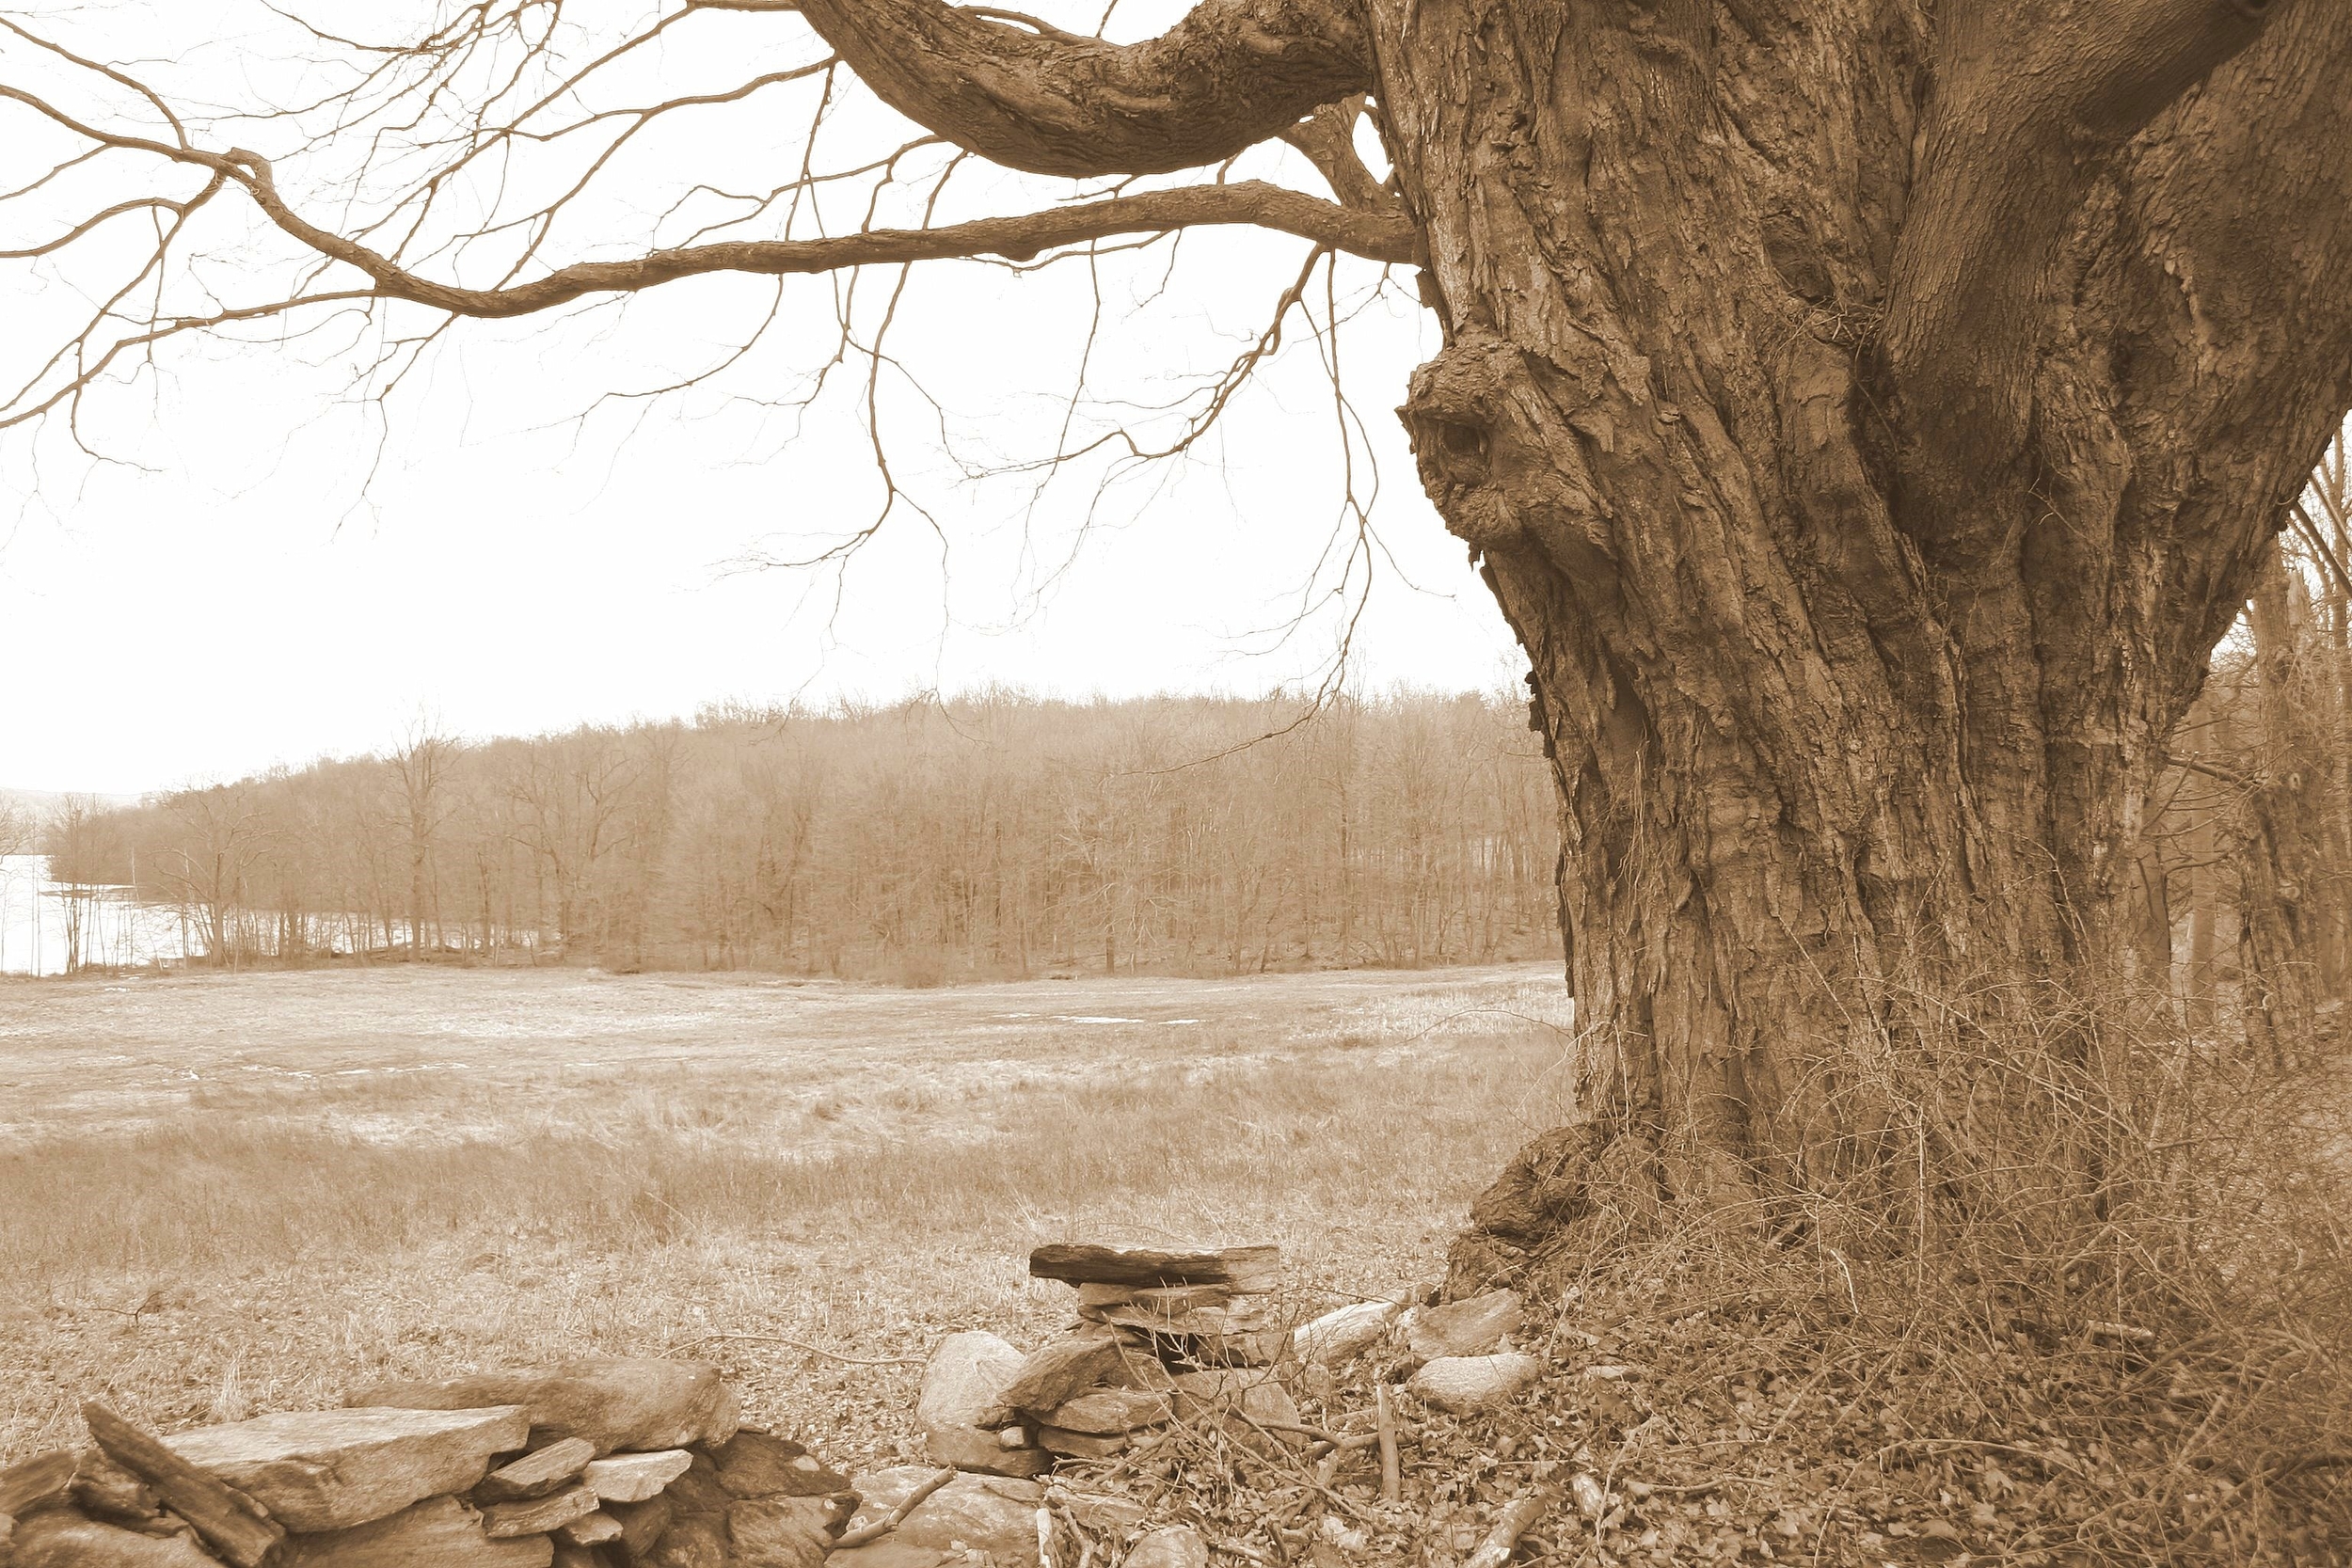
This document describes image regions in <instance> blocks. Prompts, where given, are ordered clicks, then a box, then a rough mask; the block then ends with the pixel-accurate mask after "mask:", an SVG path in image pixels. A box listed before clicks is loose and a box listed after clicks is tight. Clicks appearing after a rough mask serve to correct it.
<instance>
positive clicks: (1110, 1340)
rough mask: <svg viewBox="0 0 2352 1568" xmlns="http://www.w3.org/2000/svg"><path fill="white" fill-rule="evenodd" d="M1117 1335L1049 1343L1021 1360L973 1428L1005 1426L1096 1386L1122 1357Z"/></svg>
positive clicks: (1097, 1334)
mask: <svg viewBox="0 0 2352 1568" xmlns="http://www.w3.org/2000/svg"><path fill="white" fill-rule="evenodd" d="M1120 1354H1121V1350H1120V1340H1119V1337H1118V1336H1117V1335H1115V1334H1107V1333H1104V1332H1102V1331H1100V1330H1095V1331H1093V1332H1089V1333H1082V1334H1073V1335H1070V1336H1068V1337H1066V1338H1059V1339H1056V1340H1053V1341H1052V1342H1051V1343H1049V1344H1046V1345H1043V1346H1041V1347H1040V1348H1039V1349H1037V1350H1034V1351H1031V1352H1030V1353H1029V1354H1028V1355H1026V1356H1025V1357H1024V1358H1023V1360H1022V1362H1021V1366H1020V1368H1019V1370H1017V1371H1016V1372H1015V1373H1014V1374H1013V1377H1012V1379H1011V1381H1009V1382H1008V1383H1007V1384H1006V1385H1005V1386H1003V1387H1002V1388H1000V1389H998V1390H997V1394H996V1402H995V1403H994V1404H992V1405H990V1406H989V1407H988V1408H987V1409H985V1410H983V1411H981V1412H980V1413H979V1417H978V1419H977V1420H976V1421H975V1422H974V1423H973V1424H974V1425H975V1426H977V1427H982V1428H993V1427H1001V1426H1009V1425H1010V1424H1011V1423H1012V1421H1013V1420H1014V1419H1015V1418H1017V1417H1018V1416H1019V1415H1020V1413H1021V1412H1022V1411H1025V1410H1051V1409H1053V1408H1055V1407H1056V1406H1057V1405H1058V1404H1060V1403H1061V1402H1063V1401H1065V1400H1070V1399H1073V1398H1075V1397H1076V1396H1078V1395H1080V1394H1083V1393H1085V1392H1086V1391H1087V1390H1088V1389H1089V1388H1094V1387H1097V1386H1101V1384H1102V1383H1103V1381H1104V1378H1105V1377H1107V1376H1108V1375H1109V1374H1110V1373H1111V1371H1112V1370H1113V1369H1115V1368H1117V1367H1118V1366H1119V1363H1120Z"/></svg>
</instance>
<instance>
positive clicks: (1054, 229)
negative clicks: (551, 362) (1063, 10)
mask: <svg viewBox="0 0 2352 1568" xmlns="http://www.w3.org/2000/svg"><path fill="white" fill-rule="evenodd" d="M230 162H232V163H234V164H236V165H238V166H241V167H243V168H244V169H245V170H246V175H247V178H246V181H245V183H246V188H247V189H248V190H249V191H250V192H251V193H252V196H253V198H254V200H255V202H256V203H257V204H258V205H260V207H261V208H262V212H264V213H265V214H268V216H269V218H270V221H271V222H273V223H275V224H277V225H278V228H280V229H282V230H285V231H286V232H287V233H289V234H291V235H293V236H294V238H296V239H298V240H300V241H302V243H303V244H305V245H309V246H310V247H311V248H312V249H314V250H316V251H318V252H319V254H321V255H323V256H326V257H329V258H331V259H333V260H335V261H342V262H343V263H345V264H346V265H349V266H354V267H357V268H358V269H359V270H360V271H361V272H364V273H366V274H367V275H368V276H369V277H371V278H373V280H374V282H375V291H374V292H375V293H377V294H378V295H380V296H382V297H384V298H388V299H404V300H408V301H411V302H413V303H415V304H418V305H426V306H431V307H432V308H434V309H440V310H448V311H450V312H452V313H453V314H456V315H461V316H480V317H487V318H498V317H506V316H527V315H531V314H532V313H533V312H536V311H540V310H546V309H552V308H553V307H555V306H559V305H565V304H569V303H570V302H571V301H573V300H575V299H578V298H580V296H582V295H583V294H594V293H636V292H639V291H642V290H644V289H650V288H654V287H656V286H658V285H660V284H663V283H672V282H675V281H677V280H678V279H679V278H683V277H703V276H705V275H707V274H710V273H719V272H735V273H755V274H760V275H763V276H769V277H782V276H786V275H789V274H799V273H820V272H838V271H841V270H843V269H845V268H849V267H863V266H886V265H891V264H894V263H901V262H909V261H953V260H958V259H970V258H975V257H981V256H1001V257H1005V258H1007V259H1008V260H1010V261H1027V260H1029V259H1030V258H1032V257H1034V256H1037V255H1040V254H1041V253H1042V252H1045V251H1048V250H1057V249H1059V248H1061V247H1062V246H1065V245H1084V244H1087V243H1088V242H1089V241H1093V240H1104V239H1109V238H1112V237H1114V236H1116V235H1121V234H1160V233H1167V232H1169V231H1172V230H1178V229H1198V228H1206V227H1211V226H1217V225H1236V224H1238V225H1248V226H1250V227H1254V228H1259V229H1271V230H1277V231H1279V232H1281V233H1286V234H1295V235H1297V236H1298V237H1299V238H1301V239H1306V240H1312V241H1313V242H1314V243H1315V244H1316V245H1321V246H1324V247H1326V248H1328V249H1334V250H1345V251H1348V252H1350V253H1352V254H1354V255H1358V256H1363V257H1368V258H1370V259H1372V260H1374V261H1410V260H1412V256H1413V247H1412V232H1411V226H1410V225H1409V224H1407V223H1406V222H1405V221H1404V220H1403V219H1401V218H1398V217H1392V216H1387V215H1382V214H1368V213H1357V212H1350V211H1348V210H1347V209H1345V208H1343V207H1339V206H1335V205H1334V204H1332V203H1331V202H1328V201H1321V200H1318V199H1316V198H1313V197H1311V196H1302V195H1300V194H1299V193H1298V192H1296V191H1293V190H1286V189H1284V188H1283V187H1281V186H1279V185H1272V184H1267V183H1266V182H1263V181H1257V180H1250V181H1243V182H1238V183H1234V184H1230V185H1186V186H1183V187H1181V188H1179V189H1176V190H1171V191H1146V192H1144V193H1142V194H1141V195H1138V196H1123V197H1114V198H1109V199H1107V200H1103V201H1088V202H1079V203H1075V204H1073V205H1072V206H1068V207H1059V208H1053V209H1049V210H1048V211H1045V212H1041V213H1024V214H1020V215H1018V216H1014V217H1000V218H975V219H973V220H972V221H971V222H968V223H951V224H943V225H942V226H940V227H939V228H936V229H873V230H864V231H862V232H859V233H855V234H838V235H829V236H826V237H824V238H821V239H811V240H722V241H716V242H713V243H712V244H709V245H687V246H684V247H681V248H678V249H675V250H657V251H653V252H650V253H648V254H646V255H644V256H640V257H636V258H634V259H632V260H629V261H575V262H573V263H572V264H571V265H570V266H567V267H559V268H558V269H556V270H555V271H553V272H551V273H548V274H547V275H546V276H545V277H534V278H532V279H530V280H529V281H527V282H522V283H513V284H508V285H506V286H504V287H502V288H494V289H469V288H463V287H460V286H458V285H456V284H451V283H440V282H436V281H434V280H433V279H431V278H426V277H418V276H417V275H416V274H414V273H412V272H410V271H408V270H407V269H406V268H405V267H402V266H401V265H399V264H398V263H397V262H395V261H391V260H390V259H389V258H387V257H384V256H381V255H378V254H377V253H376V252H374V251H372V250H370V249H368V248H367V247H366V246H364V245H358V244H355V243H354V242H352V241H350V240H346V239H343V238H342V236H340V235H337V234H333V233H330V232H328V231H327V230H323V229H319V228H317V227H315V226H314V225H312V224H310V222H308V221H307V220H305V219H304V218H302V217H301V216H299V215H298V214H295V213H294V212H293V211H292V210H291V209H289V208H288V207H287V206H286V204H285V203H284V201H282V200H281V199H280V198H278V192H277V188H276V186H275V185H274V184H273V183H272V182H271V180H270V177H269V166H268V165H267V164H266V163H265V162H263V161H262V159H260V158H257V157H255V156H254V155H253V154H251V153H246V152H232V153H230Z"/></svg>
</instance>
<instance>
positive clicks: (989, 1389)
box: [914, 1330, 1023, 1432]
mask: <svg viewBox="0 0 2352 1568" xmlns="http://www.w3.org/2000/svg"><path fill="white" fill-rule="evenodd" d="M1022 1359H1023V1358H1022V1354H1021V1352H1020V1351H1019V1350H1017V1349H1015V1348H1014V1347H1013V1345H1012V1342H1011V1341H1010V1340H1008V1339H1004V1338H999V1337H998V1336H996V1335H993V1334H988V1333H982V1332H979V1331H977V1330H976V1331H974V1332H972V1333H968V1334H950V1335H948V1336H947V1338H945V1339H942V1340H941V1341H940V1342H939V1349H937V1350H936V1351H933V1352H932V1353H931V1359H930V1365H929V1366H927V1367H925V1368H924V1369H923V1391H922V1393H921V1394H920V1395H919V1396H917V1398H916V1400H915V1404H914V1418H915V1421H916V1422H917V1423H918V1424H919V1425H921V1426H922V1427H923V1429H924V1430H925V1431H927V1432H928V1431H930V1429H931V1428H933V1427H978V1426H983V1425H989V1424H1001V1423H987V1422H983V1421H982V1420H981V1419H980V1417H981V1415H982V1414H983V1413H985V1412H987V1411H989V1410H993V1409H995V1408H998V1407H1000V1406H1001V1405H1002V1404H1003V1401H1002V1399H1001V1398H999V1396H1000V1395H1002V1394H1003V1393H1004V1391H1005V1387H1006V1386H1007V1385H1008V1384H1009V1383H1011V1382H1012V1380H1013V1379H1014V1378H1015V1377H1017V1376H1018V1375H1019V1374H1020V1372H1021V1367H1022Z"/></svg>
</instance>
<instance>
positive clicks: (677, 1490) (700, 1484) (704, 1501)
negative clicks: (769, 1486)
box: [662, 1453, 735, 1514]
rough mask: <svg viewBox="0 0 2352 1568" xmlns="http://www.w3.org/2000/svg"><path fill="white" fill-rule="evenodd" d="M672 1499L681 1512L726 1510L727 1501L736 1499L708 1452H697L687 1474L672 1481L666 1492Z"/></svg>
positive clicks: (666, 1495) (717, 1511)
mask: <svg viewBox="0 0 2352 1568" xmlns="http://www.w3.org/2000/svg"><path fill="white" fill-rule="evenodd" d="M662 1496H663V1497H667V1498H669V1499H670V1502H671V1504H672V1506H673V1507H675V1509H676V1511H677V1512H678V1513H680V1514H687V1513H725V1512H726V1511H727V1504H729V1503H731V1502H733V1501H734V1500H735V1498H734V1497H733V1495H732V1494H730V1493H729V1492H728V1491H727V1489H726V1488H725V1487H724V1486H723V1485H721V1484H720V1483H719V1467H718V1466H717V1465H713V1464H712V1463H711V1462H710V1456H709V1455H708V1454H700V1453H698V1454H696V1455H695V1456H694V1462H693V1463H692V1464H691V1465H688V1466H687V1467H686V1473H685V1474H684V1475H682V1476H680V1477H678V1478H677V1480H675V1481H672V1482H671V1483H670V1489H669V1490H668V1491H667V1492H664V1493H663V1494H662Z"/></svg>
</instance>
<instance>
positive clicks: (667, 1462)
mask: <svg viewBox="0 0 2352 1568" xmlns="http://www.w3.org/2000/svg"><path fill="white" fill-rule="evenodd" d="M693 1463H694V1456H693V1455H692V1454H691V1453H688V1452H687V1451H686V1450H685V1449H661V1450H660V1452H658V1453H616V1454H614V1455H613V1456H612V1458H610V1459H597V1460H592V1461H590V1462H589V1464H588V1465H587V1467H586V1468H585V1469H583V1470H582V1471H581V1472H580V1484H581V1485H583V1486H585V1487H587V1489H588V1490H589V1491H591V1492H593V1493H595V1494H596V1500H597V1501H598V1502H606V1503H642V1502H644V1500H645V1499H647V1498H648V1497H658V1496H660V1492H661V1490H662V1488H664V1487H666V1486H668V1485H669V1484H670V1482H672V1481H675V1480H677V1478H678V1477H680V1476H682V1475H684V1474H685V1473H686V1472H687V1469H688V1468H689V1467H690V1466H691V1465H692V1464H693ZM725 1479H726V1478H725V1476H724V1474H723V1473H722V1475H721V1477H720V1481H721V1483H722V1484H724V1481H725ZM727 1490H728V1491H730V1492H732V1491H734V1490H735V1489H734V1488H733V1487H731V1486H730V1487H728V1488H727ZM775 1490H777V1491H781V1490H783V1488H781V1487H778V1488H775Z"/></svg>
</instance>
